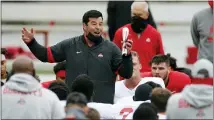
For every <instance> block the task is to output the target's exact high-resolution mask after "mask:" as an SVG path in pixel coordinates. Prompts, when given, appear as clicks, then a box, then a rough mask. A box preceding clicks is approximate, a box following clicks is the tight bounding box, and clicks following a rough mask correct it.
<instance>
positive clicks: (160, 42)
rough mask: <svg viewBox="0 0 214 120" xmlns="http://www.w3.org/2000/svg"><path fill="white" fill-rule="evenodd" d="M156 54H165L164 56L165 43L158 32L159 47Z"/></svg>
mask: <svg viewBox="0 0 214 120" xmlns="http://www.w3.org/2000/svg"><path fill="white" fill-rule="evenodd" d="M156 51H157V52H156V54H163V55H164V49H163V42H162V38H161V35H160V33H159V32H158V47H157V50H156Z"/></svg>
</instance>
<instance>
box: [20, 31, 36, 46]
mask: <svg viewBox="0 0 214 120" xmlns="http://www.w3.org/2000/svg"><path fill="white" fill-rule="evenodd" d="M33 38H34V31H33V28H31V30H30V32H29V31H28V30H27V29H26V28H23V29H22V40H23V41H24V42H25V43H30V42H31V41H32V40H33Z"/></svg>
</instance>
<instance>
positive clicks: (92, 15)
mask: <svg viewBox="0 0 214 120" xmlns="http://www.w3.org/2000/svg"><path fill="white" fill-rule="evenodd" d="M98 17H102V19H103V15H102V13H101V12H100V11H98V10H89V11H87V12H86V13H85V14H84V15H83V17H82V22H83V23H85V24H88V22H89V18H98Z"/></svg>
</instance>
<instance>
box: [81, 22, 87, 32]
mask: <svg viewBox="0 0 214 120" xmlns="http://www.w3.org/2000/svg"><path fill="white" fill-rule="evenodd" d="M82 27H83V31H86V30H87V25H86V24H85V23H83V24H82Z"/></svg>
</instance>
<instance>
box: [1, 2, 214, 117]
mask: <svg viewBox="0 0 214 120" xmlns="http://www.w3.org/2000/svg"><path fill="white" fill-rule="evenodd" d="M111 4H113V3H111ZM114 4H115V3H114ZM129 4H130V3H129ZM209 4H210V6H211V8H208V9H206V11H204V12H207V14H210V13H211V14H212V12H211V11H212V10H213V9H212V8H213V7H212V4H213V3H212V4H211V3H210V2H209ZM108 9H110V8H108ZM130 10H131V17H130V22H131V23H128V24H125V25H124V26H123V25H121V26H120V27H119V28H118V29H117V30H114V31H115V33H114V36H112V40H111V41H109V40H104V38H103V37H102V33H103V16H102V13H101V12H99V11H97V10H89V11H87V12H86V13H85V14H84V15H83V18H82V24H83V31H84V34H83V35H80V36H76V37H73V38H69V39H66V40H63V41H61V42H59V43H58V44H56V45H54V46H51V47H48V48H45V47H43V46H41V45H40V44H39V43H38V42H37V40H36V38H35V37H34V30H33V29H31V30H30V31H28V30H27V29H26V28H23V29H22V40H23V41H24V43H26V45H27V46H28V48H29V49H30V51H31V52H32V53H33V54H34V55H35V56H36V57H37V58H38V59H39V60H40V61H42V62H50V63H54V62H56V63H57V64H56V65H55V66H54V67H53V71H54V73H55V76H56V79H55V80H45V81H46V82H41V80H40V78H39V76H38V75H37V73H36V69H35V65H34V62H33V60H32V59H30V58H28V57H27V56H18V57H17V58H16V59H15V60H14V62H13V63H12V70H11V71H9V72H8V71H6V69H7V68H6V62H7V60H6V57H5V55H6V54H7V50H6V49H4V48H2V49H1V51H2V53H1V54H2V56H1V66H2V67H1V78H2V79H1V86H2V112H1V116H2V119H71V120H75V119H89V120H98V119H133V120H138V119H145V120H146V119H149V120H158V119H213V86H212V85H207V84H203V82H201V83H200V84H193V82H192V79H193V78H195V77H196V78H197V77H199V78H213V61H212V59H211V58H212V57H210V55H213V54H210V51H209V50H210V49H211V48H210V47H206V46H210V45H205V47H204V45H203V44H205V43H204V42H200V41H205V40H208V41H209V44H211V42H210V41H211V40H210V39H211V38H210V34H206V36H204V35H203V34H204V33H201V32H199V33H196V32H198V31H199V29H200V30H201V31H202V30H203V29H202V28H204V27H203V26H201V24H202V23H201V24H200V23H198V21H199V17H197V16H200V15H202V14H196V15H195V16H194V18H193V23H192V24H193V26H192V28H191V30H192V34H193V39H194V40H193V41H195V45H196V46H197V47H199V57H198V61H197V62H196V63H195V64H194V66H193V69H192V70H191V69H189V68H185V67H178V66H177V63H176V62H177V61H176V59H175V58H174V57H173V56H172V55H170V54H166V53H165V52H164V49H163V44H162V38H161V34H160V33H159V31H158V30H157V28H155V27H153V26H152V25H150V24H149V23H148V19H149V17H151V16H150V12H149V6H148V3H147V2H146V1H141V2H136V1H134V2H132V3H131V5H130ZM109 11H110V10H109ZM203 15H206V14H203ZM204 18H205V19H208V18H206V17H204ZM111 19H113V18H111ZM200 19H202V18H201V17H200ZM196 20H197V22H196ZM208 21H209V22H210V20H208ZM201 22H204V21H203V20H201ZM209 22H206V23H207V24H209ZM197 24H199V25H197ZM209 25H210V26H211V24H209ZM209 25H208V26H209ZM208 26H206V27H208ZM123 28H127V29H128V30H129V35H128V38H126V40H125V41H124V40H123V34H124V33H123ZM204 29H205V28H204ZM212 34H213V33H212ZM200 35H202V36H203V37H200ZM206 44H207V43H206ZM123 49H126V50H127V52H126V53H122V52H121V51H122V50H123ZM205 49H206V50H207V49H209V50H208V52H206V50H205ZM203 51H204V52H206V53H205V54H203V53H204V52H203Z"/></svg>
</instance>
